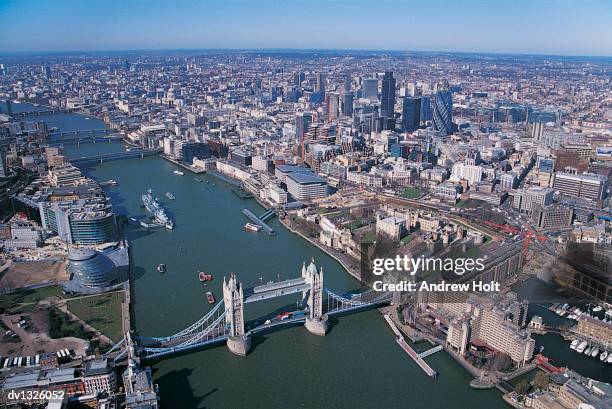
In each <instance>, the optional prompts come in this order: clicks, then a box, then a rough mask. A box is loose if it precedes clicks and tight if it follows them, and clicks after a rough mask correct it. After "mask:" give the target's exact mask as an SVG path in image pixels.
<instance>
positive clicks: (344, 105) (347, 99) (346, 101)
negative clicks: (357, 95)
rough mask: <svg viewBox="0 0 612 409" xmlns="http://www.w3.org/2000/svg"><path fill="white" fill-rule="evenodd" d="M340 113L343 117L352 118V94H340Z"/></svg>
mask: <svg viewBox="0 0 612 409" xmlns="http://www.w3.org/2000/svg"><path fill="white" fill-rule="evenodd" d="M340 103H341V111H342V115H343V116H353V93H352V92H345V93H343V94H342V99H341V100H340Z"/></svg>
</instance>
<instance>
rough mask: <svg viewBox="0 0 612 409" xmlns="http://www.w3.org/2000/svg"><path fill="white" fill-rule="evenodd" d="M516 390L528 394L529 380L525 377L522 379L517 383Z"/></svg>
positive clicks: (521, 393)
mask: <svg viewBox="0 0 612 409" xmlns="http://www.w3.org/2000/svg"><path fill="white" fill-rule="evenodd" d="M514 391H515V392H516V393H518V394H519V395H527V393H528V392H529V382H527V381H526V380H524V379H523V380H522V381H520V382H519V383H517V384H516V387H515V388H514Z"/></svg>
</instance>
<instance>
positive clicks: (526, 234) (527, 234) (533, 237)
mask: <svg viewBox="0 0 612 409" xmlns="http://www.w3.org/2000/svg"><path fill="white" fill-rule="evenodd" d="M484 224H486V225H487V226H489V227H491V228H494V229H497V230H499V231H502V232H504V233H508V235H510V236H513V235H514V236H516V235H518V236H520V237H521V238H522V239H523V250H522V252H523V264H527V262H529V260H531V258H532V257H533V253H532V254H529V247H530V246H531V244H532V243H533V242H534V241H535V242H539V243H544V242H546V241H547V240H549V238H548V237H546V236H540V235H538V234H537V232H535V231H534V230H532V229H531V228H530V229H529V230H526V231H525V230H521V229H519V228H518V227H513V226H509V225H507V224H499V223H495V222H492V221H490V220H486V221H484Z"/></svg>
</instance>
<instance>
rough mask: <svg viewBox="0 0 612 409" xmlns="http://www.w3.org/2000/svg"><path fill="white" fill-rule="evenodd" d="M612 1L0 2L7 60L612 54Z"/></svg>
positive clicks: (1, 43) (0, 44)
mask: <svg viewBox="0 0 612 409" xmlns="http://www.w3.org/2000/svg"><path fill="white" fill-rule="evenodd" d="M611 22H612V0H0V52H29V51H97V50H138V49H206V48H213V49H214V48H241V49H242V48H296V49H304V48H306V49H366V50H407V51H464V52H496V53H524V54H561V55H600V56H612V23H611Z"/></svg>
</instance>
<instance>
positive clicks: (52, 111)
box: [13, 108, 78, 118]
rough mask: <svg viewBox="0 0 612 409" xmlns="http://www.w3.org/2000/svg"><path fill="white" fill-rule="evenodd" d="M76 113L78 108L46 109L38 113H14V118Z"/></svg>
mask: <svg viewBox="0 0 612 409" xmlns="http://www.w3.org/2000/svg"><path fill="white" fill-rule="evenodd" d="M75 111H78V109H77V108H55V109H44V110H42V109H41V110H38V111H25V112H19V113H13V116H20V117H24V118H25V117H26V116H41V115H53V114H69V113H72V112H75Z"/></svg>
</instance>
